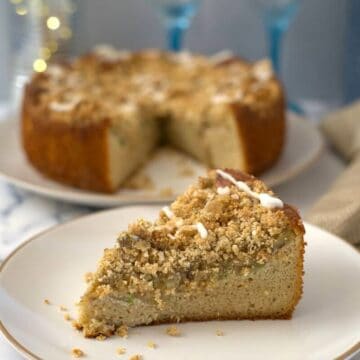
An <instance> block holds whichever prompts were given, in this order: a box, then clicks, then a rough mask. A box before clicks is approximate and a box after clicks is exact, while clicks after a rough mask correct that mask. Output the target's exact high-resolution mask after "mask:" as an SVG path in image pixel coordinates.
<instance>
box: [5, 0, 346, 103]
mask: <svg viewBox="0 0 360 360" xmlns="http://www.w3.org/2000/svg"><path fill="white" fill-rule="evenodd" d="M146 1H147V0H101V1H100V0H79V1H78V4H79V11H78V19H77V31H76V36H75V38H74V43H73V46H72V47H73V50H74V53H80V52H82V51H84V50H86V49H88V48H89V47H91V46H92V45H94V44H96V43H100V42H107V43H113V44H114V45H117V46H119V47H126V48H130V49H135V48H141V47H160V46H162V44H163V32H162V29H161V27H160V24H159V22H158V19H157V17H156V16H155V13H154V11H153V9H152V8H151V7H150V6H149V4H148V3H147V2H146ZM252 1H253V0H203V4H202V7H201V11H200V13H199V15H198V16H197V17H196V18H195V20H194V24H193V27H192V28H191V30H190V33H189V34H188V38H187V42H186V46H187V47H188V48H189V49H191V50H194V51H200V52H205V53H212V52H215V51H217V50H219V49H223V48H229V49H233V50H235V51H236V52H238V53H239V54H241V55H243V56H245V57H247V58H249V59H256V58H260V57H262V56H264V55H265V54H266V46H265V36H264V32H263V29H262V24H261V20H260V18H259V17H258V15H257V14H256V12H255V9H254V7H253V5H252ZM7 2H8V0H0V34H1V35H0V36H1V38H0V100H1V99H4V98H6V96H7V95H8V89H9V65H10V63H11V58H10V54H9V51H8V49H9V44H8V39H9V32H10V31H11V24H9V23H8V21H7V16H6V8H7V6H6V5H7ZM347 8H348V1H347V0H304V1H303V4H302V6H301V9H300V11H299V13H298V16H297V18H296V19H295V21H294V23H293V26H292V27H291V29H290V31H289V33H288V36H287V37H286V39H285V44H284V46H285V47H284V54H283V60H284V61H283V65H284V68H283V70H284V75H283V77H284V81H285V83H286V86H287V89H288V92H289V94H290V97H292V98H316V99H321V100H325V101H329V102H334V101H335V102H338V101H341V100H342V98H343V94H344V86H343V80H344V48H345V38H346V19H347Z"/></svg>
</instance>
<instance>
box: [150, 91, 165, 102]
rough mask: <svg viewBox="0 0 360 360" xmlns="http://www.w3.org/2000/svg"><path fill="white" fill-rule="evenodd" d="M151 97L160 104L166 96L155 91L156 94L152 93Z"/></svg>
mask: <svg viewBox="0 0 360 360" xmlns="http://www.w3.org/2000/svg"><path fill="white" fill-rule="evenodd" d="M151 97H152V99H153V100H154V101H155V102H162V101H164V100H165V98H166V95H165V93H163V92H161V91H157V92H154V93H152V94H151Z"/></svg>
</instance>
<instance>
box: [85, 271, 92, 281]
mask: <svg viewBox="0 0 360 360" xmlns="http://www.w3.org/2000/svg"><path fill="white" fill-rule="evenodd" d="M93 277H94V274H93V273H92V272H87V273H86V274H85V275H84V279H85V282H86V283H89V282H91V281H92V279H93Z"/></svg>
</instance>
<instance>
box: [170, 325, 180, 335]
mask: <svg viewBox="0 0 360 360" xmlns="http://www.w3.org/2000/svg"><path fill="white" fill-rule="evenodd" d="M166 333H167V334H168V335H170V336H180V335H181V332H180V330H179V329H178V328H177V327H176V326H174V325H172V326H169V327H168V328H167V329H166Z"/></svg>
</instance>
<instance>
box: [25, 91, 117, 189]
mask: <svg viewBox="0 0 360 360" xmlns="http://www.w3.org/2000/svg"><path fill="white" fill-rule="evenodd" d="M35 93H36V91H35ZM34 96H36V94H34V89H33V88H32V85H31V84H30V85H28V86H27V87H26V90H25V96H24V102H23V109H22V119H21V135H22V143H23V147H24V149H25V153H26V155H27V158H28V160H29V161H30V162H31V164H32V165H33V166H34V167H35V168H37V169H38V170H39V171H40V172H42V173H43V174H44V175H46V176H48V177H50V178H52V179H55V180H57V181H59V182H62V183H65V184H69V185H73V186H76V187H79V188H82V189H89V190H94V191H101V192H112V191H114V190H115V189H113V188H112V186H111V183H110V179H109V164H108V163H107V161H106V159H108V158H109V156H108V153H107V152H108V146H107V124H106V122H105V121H104V122H101V123H98V124H89V125H87V126H79V125H70V124H67V123H62V122H55V121H51V119H47V118H45V116H44V115H40V116H39V114H38V113H37V112H36V111H35V110H34V108H33V106H32V101H35V99H34Z"/></svg>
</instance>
